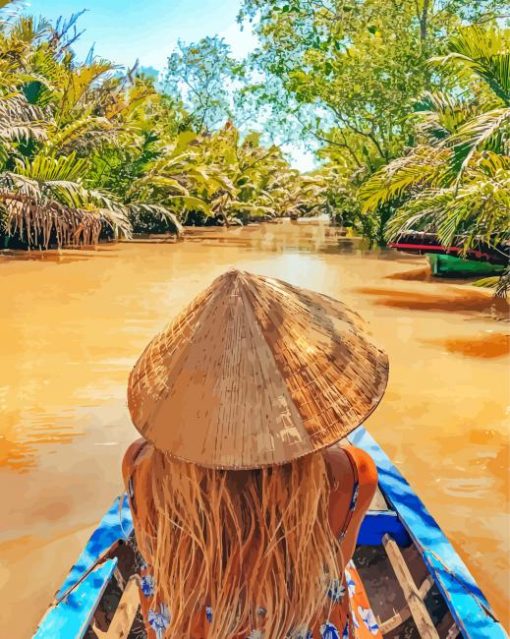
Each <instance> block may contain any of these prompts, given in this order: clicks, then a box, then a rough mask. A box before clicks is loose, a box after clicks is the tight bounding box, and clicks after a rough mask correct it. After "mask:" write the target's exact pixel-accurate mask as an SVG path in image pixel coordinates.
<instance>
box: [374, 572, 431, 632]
mask: <svg viewBox="0 0 510 639" xmlns="http://www.w3.org/2000/svg"><path fill="white" fill-rule="evenodd" d="M433 584H434V580H433V579H432V577H431V576H430V575H429V576H428V577H427V578H426V579H425V580H424V582H423V583H422V584H421V586H420V587H419V588H418V592H419V593H420V597H421V598H422V599H425V597H426V596H427V594H428V592H429V590H430V589H431V588H432V586H433ZM410 617H411V611H410V610H409V606H404V607H403V608H402V609H401V610H399V611H398V612H396V613H395V614H394V615H393V616H392V617H390V618H389V619H386V621H383V622H382V623H381V624H380V626H379V627H380V629H381V632H382V633H383V635H386V634H388V633H389V632H391V631H393V630H395V629H396V628H398V627H399V626H400V625H401V624H403V623H404V621H407V620H408V619H409V618H410Z"/></svg>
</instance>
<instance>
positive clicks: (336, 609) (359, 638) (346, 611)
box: [128, 449, 383, 639]
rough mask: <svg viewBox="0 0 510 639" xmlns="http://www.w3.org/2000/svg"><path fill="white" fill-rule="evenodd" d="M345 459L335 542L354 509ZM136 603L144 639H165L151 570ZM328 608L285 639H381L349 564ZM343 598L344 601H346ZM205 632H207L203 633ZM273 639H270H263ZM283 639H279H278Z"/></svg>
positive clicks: (143, 575)
mask: <svg viewBox="0 0 510 639" xmlns="http://www.w3.org/2000/svg"><path fill="white" fill-rule="evenodd" d="M344 450H345V451H346V453H347V456H348V458H349V461H350V464H351V467H352V470H353V474H354V484H353V491H352V496H351V501H350V505H349V512H348V515H347V518H346V521H345V523H344V526H343V528H342V530H341V531H340V533H339V540H340V541H342V539H343V538H344V537H345V535H346V533H347V530H348V528H349V525H350V523H351V520H352V517H353V515H354V513H355V512H356V509H357V506H358V495H359V476H358V469H357V465H356V463H355V461H354V459H353V458H352V457H351V454H350V453H349V451H348V449H344ZM133 493H134V491H133V487H132V483H131V481H130V482H129V490H128V494H129V497H130V502H131V505H133V503H134V500H133V498H134V494H133ZM139 588H140V603H141V610H142V614H143V616H144V619H145V624H146V628H147V637H148V639H165V632H166V629H167V628H168V626H169V625H170V620H171V611H170V609H169V607H168V605H166V603H158V602H155V601H154V592H155V583H154V577H153V576H152V573H151V568H150V567H148V566H144V567H143V568H142V569H141V570H140V582H139ZM327 594H328V601H329V603H328V605H327V606H326V607H325V609H324V610H323V614H322V615H321V617H322V619H320V621H319V622H318V623H316V624H315V626H314V627H313V628H310V629H308V630H305V631H299V632H296V633H293V634H292V635H290V636H289V637H288V638H287V639H373V638H374V637H375V638H377V639H382V638H383V635H382V633H381V631H380V629H379V626H378V624H377V620H376V618H375V616H374V613H373V612H372V609H371V608H370V603H369V601H368V597H367V594H366V592H365V588H364V586H363V582H362V581H361V578H360V576H359V574H358V571H357V569H356V567H355V565H354V563H353V562H352V560H351V561H349V562H348V564H347V566H346V568H345V570H344V574H343V578H342V580H341V581H339V580H334V581H333V582H332V583H331V584H330V585H329V587H328V593H327ZM346 597H347V599H346ZM264 612H265V611H264V609H263V608H260V614H262V615H264ZM213 615H214V610H213V609H212V608H210V607H209V606H206V607H205V609H204V612H203V618H202V619H200V618H199V617H200V615H197V624H196V626H197V632H196V635H195V634H194V633H193V630H192V635H191V637H190V639H198V637H200V638H201V637H203V635H204V631H203V627H204V622H205V626H207V624H208V623H210V622H211V621H212V619H213ZM205 632H207V631H205ZM234 639H265V638H264V634H263V632H262V631H260V630H252V632H251V633H249V635H248V636H247V637H236V638H234ZM267 639H273V638H267ZM282 639H283V638H282Z"/></svg>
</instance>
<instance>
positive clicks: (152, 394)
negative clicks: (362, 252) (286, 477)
mask: <svg viewBox="0 0 510 639" xmlns="http://www.w3.org/2000/svg"><path fill="white" fill-rule="evenodd" d="M362 324H363V322H362V320H361V318H360V317H359V316H358V315H357V314H356V313H354V312H353V311H351V310H350V309H349V308H347V307H346V306H345V305H344V304H342V303H341V302H338V301H336V300H334V299H332V298H330V297H327V296H325V295H320V294H318V293H314V292H312V291H309V290H304V289H300V288H296V287H294V286H291V285H290V284H287V283H285V282H282V281H281V280H277V279H272V278H269V277H262V276H258V275H252V274H250V273H245V272H240V271H229V272H227V273H225V274H224V275H222V276H220V277H218V278H217V279H216V280H214V282H213V283H212V284H211V286H209V288H208V289H206V290H205V291H204V292H203V293H202V294H201V295H199V296H198V297H197V298H195V299H194V300H193V302H192V303H191V304H190V306H189V307H188V308H186V309H185V311H184V312H183V313H181V315H180V316H179V317H178V318H177V319H176V320H175V321H174V322H173V323H172V324H171V325H170V326H169V327H168V328H167V329H166V330H164V331H163V332H162V333H160V334H159V335H157V336H156V337H155V338H154V339H153V340H152V341H151V342H150V344H149V345H148V346H147V348H146V349H145V351H144V352H143V354H142V355H141V357H140V359H139V360H138V362H137V363H136V365H135V367H134V369H133V371H132V373H131V376H130V378H129V389H128V403H129V410H130V412H131V417H132V419H133V423H134V424H135V426H136V427H137V428H138V430H139V431H140V432H141V433H142V435H143V436H144V437H145V438H146V439H148V440H149V441H151V442H152V443H153V444H154V445H155V446H156V448H158V449H160V450H164V451H167V452H168V453H170V454H171V455H172V456H174V457H176V458H178V459H181V460H184V461H189V462H193V463H196V464H198V465H201V466H210V467H217V468H232V469H233V468H260V467H262V466H268V465H274V464H282V463H285V462H289V461H291V460H293V459H297V458H298V457H301V456H302V455H306V454H308V453H312V452H314V451H317V450H319V449H321V448H324V447H326V446H329V445H331V444H333V443H335V442H337V441H338V440H340V439H341V438H342V437H345V436H346V435H347V434H348V433H349V432H351V431H352V430H353V429H354V428H356V427H357V426H358V425H359V424H361V422H362V421H363V420H364V419H365V418H366V417H367V416H368V415H370V413H371V412H372V411H373V410H374V409H375V407H376V406H377V404H378V403H379V401H380V399H381V397H382V395H383V393H384V389H385V387H386V381H387V377H388V359H387V357H386V354H385V353H384V352H383V351H381V350H380V349H379V348H377V347H376V346H375V345H374V344H372V343H371V342H370V341H369V338H368V337H367V335H366V334H365V333H364V332H363V330H362Z"/></svg>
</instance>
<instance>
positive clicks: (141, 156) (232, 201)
mask: <svg viewBox="0 0 510 639" xmlns="http://www.w3.org/2000/svg"><path fill="white" fill-rule="evenodd" d="M75 23H76V16H74V17H73V18H71V19H70V20H68V21H59V23H58V24H57V25H51V24H49V23H48V22H46V21H44V20H40V21H37V20H35V19H34V18H31V17H24V16H18V15H16V14H15V15H14V16H12V15H11V16H7V17H5V18H4V20H3V22H2V24H1V27H0V115H1V120H0V215H1V216H2V229H3V230H2V231H1V234H2V237H3V238H4V243H6V244H7V245H9V242H11V245H17V244H20V243H21V245H25V246H42V247H48V246H50V245H59V246H62V245H66V244H73V243H80V242H82V243H90V242H95V241H97V240H98V238H99V236H100V235H103V236H104V235H106V236H108V235H110V236H119V235H130V233H131V232H132V231H133V230H134V231H141V232H151V231H157V232H161V231H165V230H167V231H168V230H173V231H177V232H179V231H180V230H181V228H182V227H181V224H183V223H186V222H187V221H197V220H198V221H201V222H204V219H206V218H214V219H215V220H216V221H217V222H222V223H228V221H229V220H231V219H232V218H234V217H241V218H243V219H247V218H249V217H257V216H261V215H270V216H275V215H284V214H288V213H289V212H291V211H293V210H294V209H296V208H297V207H301V206H303V207H304V208H305V209H306V210H307V211H311V210H313V209H314V206H315V204H316V203H315V202H314V203H313V204H311V205H309V206H308V205H306V202H305V200H306V198H307V197H313V196H314V195H315V193H314V192H312V191H310V189H309V184H308V183H309V181H310V178H306V179H305V178H303V177H302V176H300V175H299V173H298V172H297V171H294V170H292V169H291V167H290V166H289V164H288V162H287V160H286V159H285V158H284V156H283V154H282V152H281V150H280V149H279V148H277V147H275V146H271V145H269V146H267V145H262V144H261V141H260V136H259V135H258V134H252V133H249V132H244V133H243V135H241V134H240V133H239V130H238V129H237V127H236V126H235V125H234V123H233V122H232V121H231V119H230V116H231V115H232V114H231V112H230V110H229V109H230V106H229V105H230V100H231V94H230V93H229V92H228V91H227V89H225V90H223V89H221V90H220V86H227V85H228V83H227V84H225V82H226V78H227V76H228V78H229V79H230V80H232V81H234V80H235V77H236V75H237V74H238V73H240V71H239V70H238V69H237V68H235V65H234V61H233V60H232V61H231V64H232V66H231V68H230V70H228V69H227V67H226V66H222V62H225V61H226V60H227V59H228V60H230V58H229V51H228V48H227V47H226V45H225V44H224V43H223V42H222V41H221V40H219V39H217V38H208V39H206V40H205V41H203V42H202V43H199V45H198V46H197V48H196V49H195V48H193V45H191V46H189V47H185V46H184V45H181V46H180V49H179V51H177V52H175V53H174V54H172V55H171V56H170V58H169V69H168V71H167V74H166V81H165V86H166V90H161V89H160V88H158V86H157V85H156V81H155V78H154V77H153V76H147V75H145V74H144V73H143V72H141V71H139V70H138V69H137V68H134V69H130V70H127V71H122V70H120V69H118V68H115V67H114V66H113V65H112V64H111V63H109V62H108V61H105V60H101V59H98V58H96V57H94V56H93V55H90V56H89V58H88V59H87V60H86V61H84V62H79V61H78V60H77V59H76V57H75V55H74V53H73V50H72V44H73V42H74V39H75V38H76V37H77V33H76V24H75ZM215 56H217V57H215ZM228 64H230V62H229V63H228ZM183 84H185V86H187V87H188V91H185V90H184V89H183V88H182V85H183ZM301 184H303V185H304V188H303V189H301V188H300V185H301ZM10 238H11V239H12V238H14V239H15V243H14V244H12V241H11V239H10ZM16 243H17V244H16Z"/></svg>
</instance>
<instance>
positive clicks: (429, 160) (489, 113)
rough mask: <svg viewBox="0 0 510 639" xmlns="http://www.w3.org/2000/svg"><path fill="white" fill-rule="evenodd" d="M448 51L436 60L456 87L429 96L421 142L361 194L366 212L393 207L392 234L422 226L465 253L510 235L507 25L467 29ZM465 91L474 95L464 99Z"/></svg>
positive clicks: (420, 119)
mask: <svg viewBox="0 0 510 639" xmlns="http://www.w3.org/2000/svg"><path fill="white" fill-rule="evenodd" d="M449 48H450V51H449V53H448V54H447V55H445V56H443V57H441V58H434V59H432V60H431V64H432V65H434V66H435V67H436V68H439V69H440V70H441V71H443V72H446V73H448V74H449V75H450V77H453V78H454V79H455V80H456V84H457V87H458V89H457V90H456V91H455V92H453V93H452V94H451V95H445V94H441V93H432V94H428V95H426V96H424V100H422V101H421V103H419V104H418V108H417V113H416V114H415V118H416V125H417V126H416V129H417V138H418V140H419V143H418V145H417V146H416V147H414V148H413V149H412V150H411V151H410V152H409V153H408V154H407V155H405V156H404V157H401V158H398V159H396V160H394V161H392V162H390V163H389V164H387V165H386V166H385V167H383V168H382V169H381V170H379V171H378V172H377V173H375V174H374V175H373V176H372V177H371V178H369V179H368V180H367V181H366V182H365V184H364V185H363V186H362V187H361V189H360V197H361V200H362V202H363V209H364V211H365V212H369V211H371V210H374V209H375V208H377V207H378V206H381V205H383V204H388V203H392V204H394V205H395V206H396V212H395V213H394V215H393V216H392V218H391V219H390V220H389V222H388V224H387V226H386V232H387V237H388V238H390V239H391V238H396V237H398V236H399V235H400V234H401V233H403V232H405V231H408V230H411V229H412V230H425V231H433V232H435V233H437V235H438V237H439V239H440V241H441V243H442V244H443V245H444V246H445V247H449V246H452V244H454V243H459V242H460V243H461V245H462V248H463V250H464V251H467V250H468V249H469V248H471V247H472V246H473V244H476V243H477V242H479V241H481V240H482V241H484V242H485V243H487V244H489V245H490V246H492V247H493V248H494V250H498V248H499V246H500V245H501V243H503V242H508V241H509V240H510V224H509V219H510V30H508V29H504V30H503V29H497V28H496V27H490V28H485V29H482V28H481V27H479V26H474V27H466V28H464V29H462V30H461V31H460V32H459V34H458V35H457V36H456V37H455V38H453V39H452V41H451V42H450V47H449ZM460 88H463V89H464V90H466V89H469V90H470V93H471V97H470V98H469V99H466V98H461V97H459V95H460V92H459V89H460ZM484 283H485V284H496V283H497V279H494V278H493V279H491V280H490V281H488V280H485V282H484ZM500 284H501V282H500ZM498 290H499V291H500V292H501V291H502V288H501V286H500V288H499V289H498Z"/></svg>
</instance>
